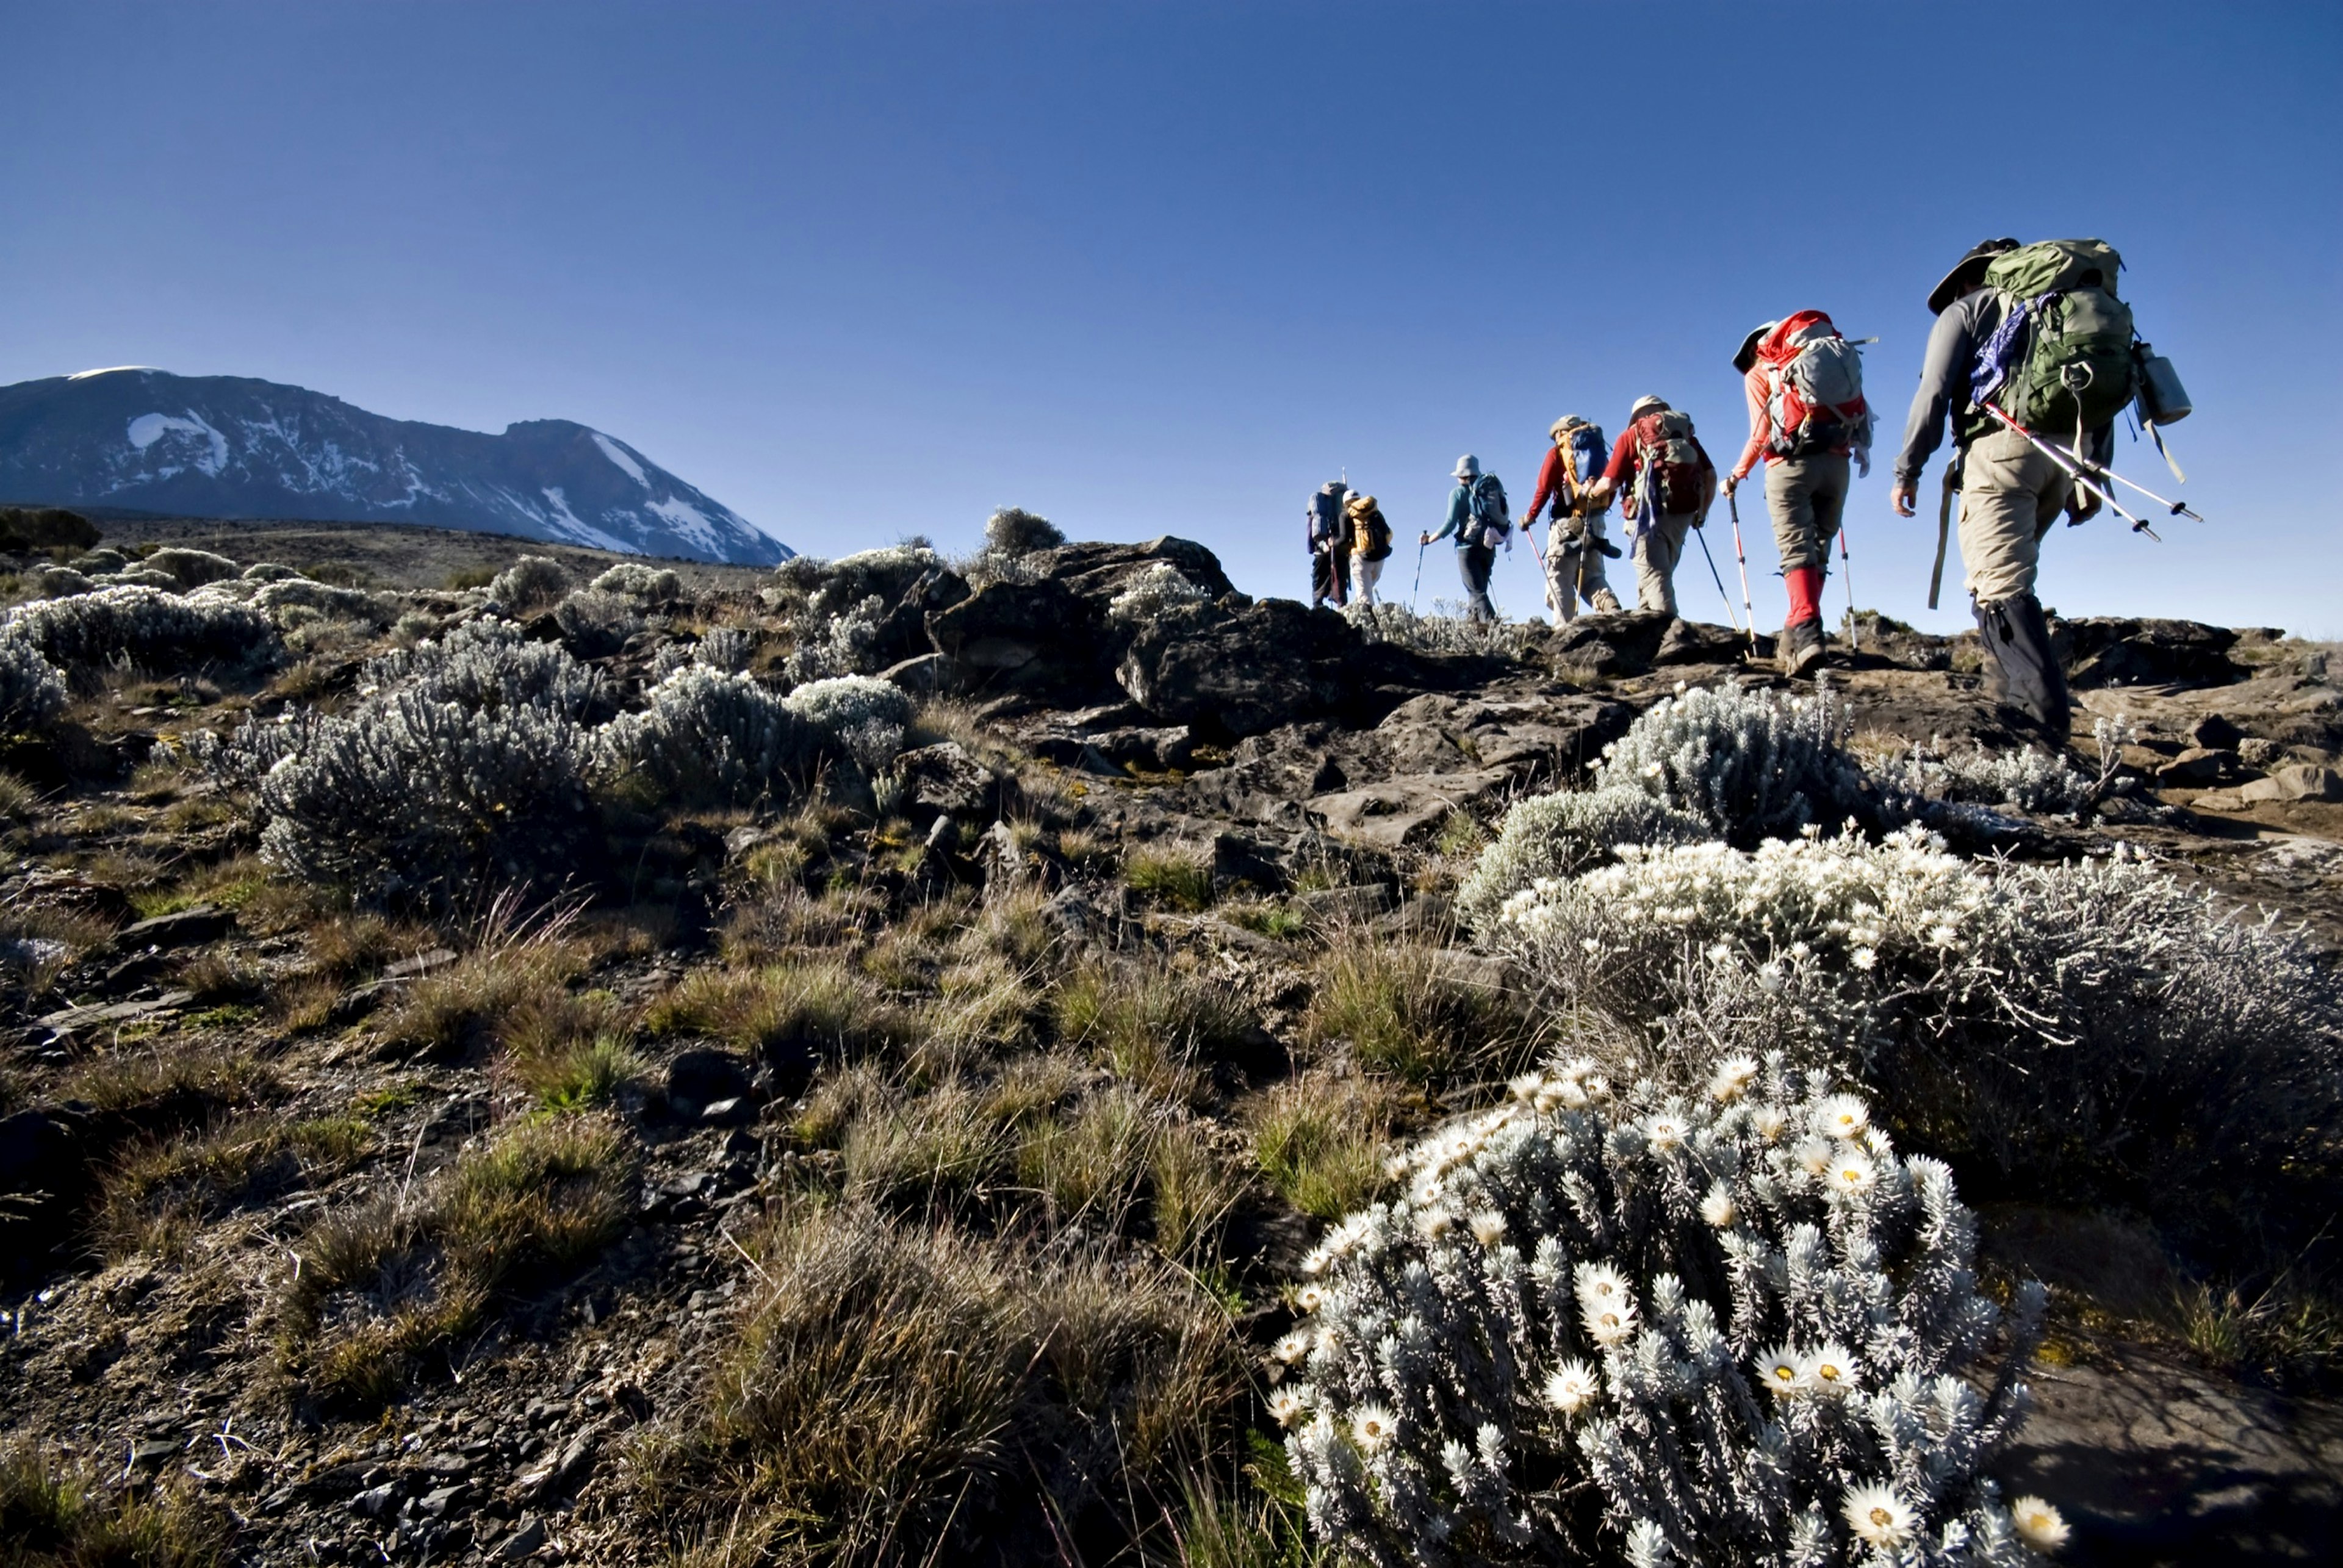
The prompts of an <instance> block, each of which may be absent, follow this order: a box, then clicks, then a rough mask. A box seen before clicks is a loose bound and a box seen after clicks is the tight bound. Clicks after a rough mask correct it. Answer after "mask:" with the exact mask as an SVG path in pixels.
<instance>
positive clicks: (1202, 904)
mask: <svg viewBox="0 0 2343 1568" xmlns="http://www.w3.org/2000/svg"><path fill="white" fill-rule="evenodd" d="M1122 879H1123V881H1124V883H1125V884H1126V885H1128V886H1129V887H1130V889H1131V891H1133V892H1135V893H1141V894H1144V895H1146V896H1147V897H1148V898H1151V899H1153V900H1156V901H1157V902H1158V903H1161V904H1166V905H1169V906H1170V907H1172V909H1175V910H1189V911H1191V912H1193V911H1196V910H1209V909H1211V908H1212V857H1211V856H1210V855H1208V854H1206V853H1205V852H1204V851H1202V850H1201V849H1192V848H1190V847H1188V846H1185V845H1179V844H1170V845H1155V844H1146V845H1140V846H1138V847H1135V848H1133V849H1130V850H1128V851H1126V852H1125V853H1124V855H1123V857H1122Z"/></svg>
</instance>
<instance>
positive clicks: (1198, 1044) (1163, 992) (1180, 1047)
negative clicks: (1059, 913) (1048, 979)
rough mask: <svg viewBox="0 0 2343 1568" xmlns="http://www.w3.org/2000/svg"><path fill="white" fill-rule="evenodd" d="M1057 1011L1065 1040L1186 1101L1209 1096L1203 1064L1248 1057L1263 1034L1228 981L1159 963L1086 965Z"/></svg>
mask: <svg viewBox="0 0 2343 1568" xmlns="http://www.w3.org/2000/svg"><path fill="white" fill-rule="evenodd" d="M1052 1010H1053V1011H1054V1012H1055V1014H1056V1018H1057V1025H1058V1035H1059V1038H1060V1039H1061V1040H1064V1041H1066V1042H1067V1043H1069V1044H1071V1045H1077V1046H1082V1047H1085V1048H1087V1049H1089V1050H1091V1051H1092V1052H1093V1053H1094V1054H1095V1055H1096V1056H1097V1057H1098V1058H1099V1059H1100V1060H1101V1061H1103V1062H1105V1063H1106V1064H1107V1065H1108V1066H1110V1067H1111V1068H1112V1069H1113V1070H1114V1071H1115V1072H1116V1074H1117V1075H1118V1076H1120V1077H1122V1078H1125V1079H1128V1080H1131V1081H1133V1082H1135V1083H1138V1084H1140V1085H1141V1086H1143V1087H1144V1088H1146V1089H1147V1090H1148V1091H1150V1092H1151V1093H1153V1094H1155V1095H1157V1096H1158V1097H1159V1098H1164V1099H1173V1100H1181V1101H1193V1100H1195V1099H1196V1098H1198V1097H1199V1096H1200V1095H1202V1093H1203V1091H1204V1088H1205V1082H1204V1079H1203V1076H1202V1073H1201V1072H1199V1070H1198V1064H1200V1063H1201V1064H1207V1065H1209V1064H1210V1063H1212V1062H1213V1061H1216V1060H1226V1059H1229V1058H1232V1057H1235V1056H1238V1055H1240V1054H1242V1053H1243V1052H1244V1051H1246V1050H1249V1049H1250V1048H1251V1047H1252V1044H1253V1042H1254V1040H1255V1036H1256V1034H1257V1032H1258V1030H1259V1029H1260V1020H1259V1018H1258V1017H1257V1016H1256V1015H1255V1014H1254V1012H1253V1010H1252V1008H1251V1007H1250V1006H1249V1005H1248V1004H1247V1003H1246V1002H1245V1000H1244V999H1243V998H1242V996H1241V995H1240V994H1239V993H1238V992H1237V991H1236V990H1234V989H1233V988H1232V987H1231V986H1230V985H1229V984H1228V983H1227V981H1226V980H1214V979H1211V978H1208V977H1205V976H1202V975H1198V974H1195V973H1192V972H1190V971H1186V970H1180V969H1176V968H1173V967H1172V966H1171V965H1170V964H1168V963H1165V962H1163V961H1162V960H1159V959H1154V958H1147V959H1141V960H1126V961H1116V960H1091V961H1088V962H1085V963H1083V964H1082V965H1081V967H1079V968H1077V969H1076V970H1073V972H1072V973H1071V974H1070V975H1068V976H1067V977H1066V979H1065V980H1064V981H1063V982H1062V983H1061V985H1060V986H1059V988H1058V992H1057V995H1056V996H1055V998H1054V999H1053V1000H1052Z"/></svg>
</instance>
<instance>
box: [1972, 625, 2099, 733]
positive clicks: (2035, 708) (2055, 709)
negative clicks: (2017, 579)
mask: <svg viewBox="0 0 2343 1568" xmlns="http://www.w3.org/2000/svg"><path fill="white" fill-rule="evenodd" d="M1976 622H1977V630H1978V632H1979V633H1980V634H1982V636H1983V638H1984V641H1985V652H1986V695H1987V696H1988V697H1990V698H1991V699H1993V700H1994V702H1995V704H1996V706H1997V707H1998V708H1999V709H2000V710H2001V713H2002V716H2003V717H2004V718H2005V719H2006V720H2007V721H2008V722H2009V723H2011V724H2012V725H2013V726H2014V727H2016V728H2018V729H2031V730H2035V731H2036V732H2037V733H2039V734H2040V736H2041V737H2042V739H2044V740H2046V741H2047V742H2048V743H2049V744H2050V746H2051V748H2052V749H2054V750H2060V749H2065V747H2066V742H2067V740H2068V739H2069V738H2070V736H2071V733H2072V731H2073V729H2074V726H2075V707H2074V699H2072V698H2071V697H2070V696H2069V695H2068V694H2067V691H2066V671H2065V670H2064V669H2062V668H2059V665H2058V655H2057V653H2056V650H2054V649H2053V648H2051V646H2050V619H2049V617H2047V616H2046V615H2045V614H2044V613H2043V611H2042V601H2041V600H2040V599H2038V598H2035V597H2034V596H2033V595H2032V594H2030V593H2025V594H2016V595H2014V596H2012V597H2011V598H2006V599H1996V601H1994V602H1993V603H1991V604H1980V605H1978V606H1977V607H1976Z"/></svg>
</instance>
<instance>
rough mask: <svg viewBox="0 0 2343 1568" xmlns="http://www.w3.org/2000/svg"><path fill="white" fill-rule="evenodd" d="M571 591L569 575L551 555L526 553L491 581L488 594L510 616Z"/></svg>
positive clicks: (537, 608) (544, 604) (529, 609)
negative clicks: (526, 554)
mask: <svg viewBox="0 0 2343 1568" xmlns="http://www.w3.org/2000/svg"><path fill="white" fill-rule="evenodd" d="M568 591H569V574H568V572H567V571H565V570H563V569H562V566H561V563H560V562H559V561H557V560H555V559H554V558H552V557H551V556H523V557H521V558H519V559H518V560H517V561H515V562H513V564H512V565H510V566H508V567H507V568H505V569H504V570H502V571H500V572H498V574H497V575H496V577H495V578H494V579H493V580H491V581H490V582H489V584H488V597H489V598H491V599H494V600H495V601H496V602H497V603H498V605H500V606H502V607H503V608H504V611H505V613H506V614H507V615H527V614H528V613H529V612H531V611H533V610H540V609H543V608H546V607H547V606H548V605H551V604H553V603H554V602H555V601H557V600H558V599H559V598H561V596H562V595H563V594H566V593H568Z"/></svg>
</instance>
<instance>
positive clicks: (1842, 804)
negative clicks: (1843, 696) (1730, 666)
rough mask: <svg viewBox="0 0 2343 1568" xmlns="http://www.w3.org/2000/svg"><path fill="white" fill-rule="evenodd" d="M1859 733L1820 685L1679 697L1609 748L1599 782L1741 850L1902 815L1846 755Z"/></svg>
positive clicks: (1720, 689)
mask: <svg viewBox="0 0 2343 1568" xmlns="http://www.w3.org/2000/svg"><path fill="white" fill-rule="evenodd" d="M1853 729H1854V723H1853V720H1852V719H1850V718H1849V717H1848V715H1847V710H1846V706H1845V704H1844V703H1842V702H1840V701H1838V700H1837V699H1836V698H1835V696H1834V695H1833V693H1832V692H1831V690H1830V688H1829V686H1828V685H1827V684H1826V683H1824V682H1820V681H1817V682H1816V683H1815V693H1814V695H1813V696H1811V697H1795V696H1790V695H1786V694H1782V693H1776V692H1772V691H1745V690H1744V689H1741V688H1739V687H1735V686H1716V687H1699V688H1695V689H1692V690H1688V691H1687V690H1679V691H1678V692H1677V693H1676V694H1675V695H1674V696H1673V697H1669V698H1666V699H1663V700H1661V701H1660V702H1658V703H1657V704H1655V705H1654V706H1653V707H1652V708H1651V709H1648V710H1646V711H1645V712H1644V714H1643V715H1642V716H1641V717H1640V718H1638V719H1636V720H1635V722H1634V725H1633V726H1631V727H1630V728H1629V729H1628V731H1627V733H1626V734H1625V735H1624V736H1622V737H1621V738H1620V739H1617V740H1614V741H1613V742H1612V743H1611V744H1610V745H1609V746H1607V747H1605V748H1604V752H1603V763H1602V766H1601V768H1600V769H1597V771H1596V776H1595V783H1596V785H1597V787H1598V788H1604V787H1618V788H1623V789H1641V790H1643V791H1644V793H1645V794H1648V795H1651V796H1653V797H1654V798H1656V799H1661V800H1664V801H1666V802H1668V803H1669V804H1670V805H1673V806H1675V807H1677V808H1679V809H1683V810H1686V811H1690V812H1693V813H1694V814H1696V815H1698V816H1700V817H1703V818H1704V819H1707V821H1708V823H1709V825H1710V827H1711V828H1712V829H1714V830H1715V832H1716V833H1718V834H1719V835H1721V836H1723V837H1725V838H1728V839H1732V840H1733V841H1735V843H1741V844H1747V843H1753V842H1755V840H1756V839H1761V838H1765V837H1767V836H1769V835H1775V834H1781V833H1789V832H1795V831H1796V830H1797V829H1800V828H1803V827H1805V826H1806V825H1807V824H1808V823H1832V824H1835V823H1837V822H1839V821H1842V820H1844V819H1846V818H1848V817H1850V816H1853V817H1857V818H1860V819H1864V820H1866V821H1872V822H1877V821H1880V820H1882V819H1883V818H1884V817H1893V816H1896V815H1897V812H1896V809H1894V808H1892V807H1885V808H1884V807H1883V802H1882V800H1881V797H1880V794H1879V791H1878V790H1877V789H1876V788H1875V786H1874V785H1873V784H1872V782H1871V780H1870V779H1868V778H1867V776H1866V775H1865V772H1864V769H1863V765H1862V764H1861V763H1860V762H1859V761H1857V760H1856V759H1855V756H1854V754H1853V753H1852V752H1850V751H1849V750H1848V749H1847V745H1846V742H1847V739H1848V737H1849V736H1850V735H1851V734H1852V733H1853Z"/></svg>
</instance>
